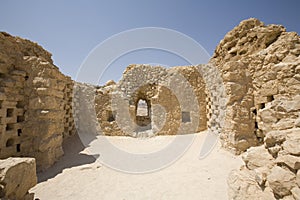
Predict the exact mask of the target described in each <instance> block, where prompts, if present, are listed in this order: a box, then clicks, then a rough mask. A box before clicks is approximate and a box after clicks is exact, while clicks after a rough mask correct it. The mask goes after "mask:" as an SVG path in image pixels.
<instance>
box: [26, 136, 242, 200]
mask: <svg viewBox="0 0 300 200" xmlns="http://www.w3.org/2000/svg"><path fill="white" fill-rule="evenodd" d="M195 136H196V137H195V140H194V142H193V144H192V145H191V147H190V148H189V149H188V151H187V152H186V153H185V154H184V155H183V156H182V157H181V158H180V159H179V160H177V161H176V162H175V163H173V164H172V165H171V166H169V167H167V168H164V169H162V170H159V171H157V172H153V173H148V174H140V175H134V174H128V173H122V172H119V171H115V170H113V169H110V168H108V167H106V166H104V165H101V164H99V162H95V159H94V157H92V156H88V155H84V154H78V152H79V151H81V150H82V149H83V147H82V145H80V142H79V139H78V137H73V138H71V139H70V140H69V141H67V142H66V144H64V145H65V156H64V157H63V158H62V159H61V160H60V161H59V162H58V163H57V164H56V165H54V167H52V168H51V169H49V170H48V171H47V172H45V173H43V174H39V179H40V180H42V181H43V180H46V179H48V180H46V181H44V182H40V183H39V184H38V185H37V186H36V187H34V188H33V189H32V190H31V192H34V193H35V198H39V199H40V200H52V199H53V200H59V199H61V200H66V199H70V200H77V199H78V200H85V199H87V200H90V199H92V200H94V199H95V200H96V199H97V200H98V199H101V200H104V199H109V200H113V199H117V200H119V199H121V200H125V199H126V200H132V199H143V200H144V199H170V200H176V199H185V200H188V199H192V200H193V199H200V200H201V199H208V200H211V199H216V200H220V199H227V183H226V179H227V175H228V173H229V172H230V171H231V170H233V169H237V168H239V166H241V164H242V160H241V158H240V157H237V156H234V155H232V154H231V153H229V152H227V151H225V150H223V149H222V148H220V144H219V143H218V144H217V145H216V146H215V147H214V149H213V151H212V152H211V153H210V154H209V155H208V156H207V157H206V158H205V159H202V160H200V159H199V153H200V149H201V146H202V144H203V141H204V139H205V136H206V132H202V133H198V134H195ZM180 137H185V136H180ZM173 139H174V136H159V137H154V138H149V139H135V138H130V137H110V138H109V140H110V141H111V142H112V143H113V144H114V145H116V146H118V147H119V148H121V149H125V150H127V151H128V152H143V153H145V152H151V151H155V150H156V149H158V147H162V146H165V145H166V144H169V143H170V142H171V141H172V140H173ZM62 170H63V171H62ZM61 171H62V173H61ZM59 172H60V173H59ZM57 173H59V174H57ZM49 177H50V178H49Z"/></svg>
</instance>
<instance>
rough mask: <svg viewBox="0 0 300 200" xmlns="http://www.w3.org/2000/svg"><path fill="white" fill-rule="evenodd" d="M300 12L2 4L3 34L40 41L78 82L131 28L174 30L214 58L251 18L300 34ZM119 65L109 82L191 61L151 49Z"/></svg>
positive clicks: (283, 5)
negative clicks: (140, 67) (135, 68)
mask: <svg viewBox="0 0 300 200" xmlns="http://www.w3.org/2000/svg"><path fill="white" fill-rule="evenodd" d="M299 8H300V1H299V0H286V1H283V0H265V1H263V0H261V1H258V0H252V1H238V0H236V1H234V0H228V1H216V0H209V1H201V0H199V1H196V0H195V1H192V0H182V1H176V0H160V1H159V0H151V1H148V0H144V1H143V0H131V1H129V0H119V1H116V0H107V1H96V0H86V1H84V0H78V1H74V0H73V1H71V0H70V1H63V0H52V1H42V0H41V1H38V0H35V1H34V0H27V1H16V0H10V1H4V0H2V1H1V3H0V30H1V31H6V32H9V33H10V34H12V35H18V36H21V37H23V38H27V39H30V40H32V41H35V42H37V43H39V44H40V45H41V46H43V47H44V48H45V49H47V50H48V51H50V52H51V53H52V54H53V57H52V58H53V60H54V63H55V64H56V65H57V66H59V68H60V69H61V71H62V72H63V73H65V74H67V75H69V76H71V77H73V78H74V79H75V77H76V74H77V71H78V69H79V67H80V65H81V64H82V63H83V61H84V59H85V58H86V57H87V55H88V54H89V52H90V51H91V50H92V49H93V48H94V47H96V46H97V45H98V44H99V43H101V42H103V41H104V40H105V39H107V38H109V37H110V36H112V35H114V34H118V33H119V32H122V31H125V30H128V29H133V28H141V27H163V28H168V29H173V30H176V31H179V32H182V33H184V34H186V35H188V36H189V37H191V38H193V39H194V40H196V41H197V42H198V43H199V44H201V45H202V46H203V47H204V48H205V49H206V50H207V52H208V53H209V54H210V55H212V54H213V51H214V49H215V47H216V46H217V44H218V43H219V41H220V40H221V39H222V38H223V37H224V35H225V34H226V33H227V32H228V31H230V30H231V29H232V28H233V27H234V26H236V25H237V24H238V23H239V22H240V21H241V20H244V19H247V18H250V17H255V18H258V19H260V20H261V21H263V22H265V24H270V23H273V24H282V25H284V26H285V27H286V28H287V30H288V31H296V32H298V33H300V22H299V20H300V12H299ZM121 61H122V62H121ZM115 63H117V64H118V66H116V67H114V68H113V69H112V70H110V72H108V73H107V77H105V80H107V79H109V78H111V79H118V78H119V76H120V75H121V74H122V72H123V70H124V69H125V67H126V66H127V65H128V64H129V63H161V64H166V65H181V64H185V61H183V60H181V59H180V58H176V56H171V55H167V54H165V53H164V52H163V53H162V52H150V51H145V52H138V53H137V54H136V55H134V54H130V55H128V58H126V59H123V60H122V59H120V60H119V61H118V62H115ZM105 80H104V81H105Z"/></svg>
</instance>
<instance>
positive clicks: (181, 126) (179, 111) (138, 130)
mask: <svg viewBox="0 0 300 200" xmlns="http://www.w3.org/2000/svg"><path fill="white" fill-rule="evenodd" d="M139 100H144V101H146V104H147V106H148V110H149V111H148V115H149V116H137V107H138V102H139ZM205 100H206V92H205V84H204V81H203V79H202V77H201V74H200V73H199V72H198V69H197V68H196V67H193V66H185V67H173V68H169V69H166V68H163V67H159V66H149V65H130V66H128V67H127V69H126V70H125V72H124V74H123V77H122V79H121V80H120V81H119V82H118V83H117V84H115V83H112V82H109V83H108V84H107V85H106V86H104V87H99V89H98V90H97V95H96V112H97V116H98V119H99V123H100V126H101V130H102V131H103V132H104V134H106V135H131V136H141V135H143V136H152V135H166V134H168V135H172V134H186V133H194V132H199V131H202V130H205V129H206V128H207V118H206V117H207V115H206V103H205Z"/></svg>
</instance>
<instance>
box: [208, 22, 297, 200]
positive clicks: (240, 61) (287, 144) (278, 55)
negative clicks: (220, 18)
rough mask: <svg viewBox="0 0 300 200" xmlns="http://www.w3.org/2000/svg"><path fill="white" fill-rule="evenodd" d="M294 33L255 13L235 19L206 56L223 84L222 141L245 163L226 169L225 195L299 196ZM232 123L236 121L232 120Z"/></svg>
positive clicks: (279, 197) (235, 196) (271, 197)
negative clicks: (225, 96) (235, 23)
mask: <svg viewBox="0 0 300 200" xmlns="http://www.w3.org/2000/svg"><path fill="white" fill-rule="evenodd" d="M299 55H300V37H299V36H298V35H297V34H296V33H294V32H286V31H285V29H284V28H283V27H282V26H278V25H268V26H264V24H263V23H262V22H260V21H259V20H257V19H249V20H245V21H243V22H241V23H240V25H239V26H237V27H235V28H234V29H233V30H232V31H230V32H229V33H228V34H227V35H226V36H225V38H224V39H223V40H222V41H221V43H220V45H219V46H218V47H217V49H216V52H215V55H214V58H213V59H212V61H213V62H214V63H215V64H216V65H217V66H218V67H219V69H220V70H221V72H222V76H223V80H224V84H225V85H226V88H227V94H228V95H229V99H230V100H229V101H228V104H227V113H226V124H225V127H224V131H223V133H222V135H221V136H222V137H221V139H222V140H223V145H224V146H225V147H227V148H230V149H233V150H234V151H236V152H242V151H244V150H245V149H247V148H248V147H250V146H255V145H257V144H262V146H259V147H251V148H250V149H248V150H247V152H246V153H245V154H243V160H244V162H245V165H244V166H243V167H242V168H241V170H236V171H233V172H232V173H231V174H230V175H229V179H228V183H229V188H230V189H229V195H230V196H229V198H230V199H259V198H260V199H299V198H300V189H299V187H300V182H299V180H300V174H299V173H300V171H299V169H300V151H299V147H300V96H299V95H300V78H299V74H300V57H299ZM237 124H238V125H237Z"/></svg>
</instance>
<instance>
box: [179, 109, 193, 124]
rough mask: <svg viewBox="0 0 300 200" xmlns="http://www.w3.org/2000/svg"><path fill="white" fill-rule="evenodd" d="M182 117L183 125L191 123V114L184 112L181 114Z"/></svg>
mask: <svg viewBox="0 0 300 200" xmlns="http://www.w3.org/2000/svg"><path fill="white" fill-rule="evenodd" d="M181 116H182V122H183V123H187V122H191V114H190V112H187V111H184V112H182V113H181Z"/></svg>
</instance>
